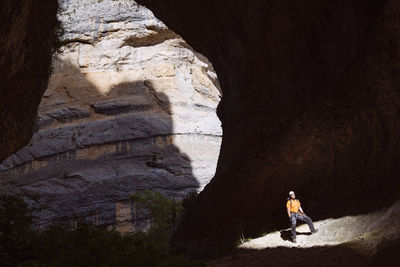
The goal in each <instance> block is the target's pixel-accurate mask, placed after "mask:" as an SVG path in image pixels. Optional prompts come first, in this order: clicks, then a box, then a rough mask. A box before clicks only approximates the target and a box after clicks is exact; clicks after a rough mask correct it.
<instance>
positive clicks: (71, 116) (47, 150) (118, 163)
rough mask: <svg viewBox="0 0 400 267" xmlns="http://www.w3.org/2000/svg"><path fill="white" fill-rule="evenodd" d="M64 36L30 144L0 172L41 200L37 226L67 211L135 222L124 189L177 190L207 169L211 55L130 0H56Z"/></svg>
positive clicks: (173, 193)
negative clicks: (45, 207)
mask: <svg viewBox="0 0 400 267" xmlns="http://www.w3.org/2000/svg"><path fill="white" fill-rule="evenodd" d="M60 5H61V11H60V13H59V15H58V16H59V19H60V20H61V22H62V25H63V30H64V31H65V32H64V34H63V36H62V37H61V38H62V43H63V46H62V47H61V48H60V49H59V51H58V52H57V53H56V54H55V55H54V59H53V74H52V76H51V78H50V81H49V85H48V89H47V90H46V92H45V94H44V96H43V98H42V101H41V104H40V106H39V115H38V119H37V132H36V133H35V135H34V136H33V138H32V140H31V142H30V144H29V145H28V146H26V147H24V148H23V149H21V150H20V151H19V152H18V153H16V154H15V155H13V156H11V157H10V158H8V159H7V160H5V161H4V162H3V164H2V165H1V173H0V176H1V178H2V180H12V181H13V183H14V185H13V188H10V190H12V191H14V192H22V193H23V194H24V195H25V196H26V197H27V199H30V198H31V197H32V196H35V195H40V197H41V198H40V203H41V204H42V205H45V206H47V207H48V209H46V210H45V211H44V212H42V213H41V214H37V215H39V221H38V224H39V225H46V224H48V223H50V222H52V221H54V220H56V221H57V220H58V219H62V220H63V221H68V219H71V218H72V217H74V216H80V217H84V218H87V219H88V220H92V221H93V222H94V223H114V222H115V221H116V222H117V225H118V229H119V230H120V231H121V232H129V231H134V230H137V229H134V228H143V227H146V225H145V223H146V221H145V220H143V221H141V222H142V225H140V223H139V224H137V223H135V225H133V224H132V223H131V222H132V216H133V215H132V206H131V205H129V203H128V199H129V197H130V194H132V193H134V192H136V191H141V190H157V191H160V192H162V193H164V194H166V195H167V196H169V197H172V198H175V199H180V198H183V197H184V196H185V195H187V194H188V193H190V192H200V191H201V190H202V189H203V188H204V186H205V185H206V184H207V183H208V182H209V181H210V179H211V178H212V177H213V176H214V173H215V169H216V164H217V160H218V156H219V149H220V144H221V139H222V128H221V123H220V121H219V119H218V117H217V115H216V108H217V105H218V103H219V101H220V97H221V91H220V87H219V84H218V79H217V75H216V73H215V71H214V69H213V67H212V64H211V63H210V62H209V61H208V60H207V58H205V57H204V56H202V55H201V54H199V53H197V52H196V51H194V50H193V49H192V48H191V47H190V46H189V45H188V44H187V43H186V42H185V41H184V40H183V39H182V38H181V37H180V36H178V35H177V34H175V33H174V32H173V31H172V30H170V29H168V28H167V27H166V26H165V25H164V24H163V23H162V22H161V21H160V20H158V19H157V18H155V17H154V15H153V14H152V12H151V11H150V10H148V9H146V8H145V7H142V6H139V5H137V4H136V3H135V2H133V1H126V2H122V1H117V2H115V1H88V2H87V3H86V2H85V3H83V2H82V1H78V0H71V1H60Z"/></svg>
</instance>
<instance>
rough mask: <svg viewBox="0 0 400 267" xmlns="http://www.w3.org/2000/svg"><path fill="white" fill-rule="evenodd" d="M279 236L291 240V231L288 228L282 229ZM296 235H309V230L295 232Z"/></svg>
mask: <svg viewBox="0 0 400 267" xmlns="http://www.w3.org/2000/svg"><path fill="white" fill-rule="evenodd" d="M280 233H281V238H282V239H283V240H285V241H290V240H292V233H291V231H290V230H282V231H281V232H280ZM296 235H311V233H310V232H297V231H296Z"/></svg>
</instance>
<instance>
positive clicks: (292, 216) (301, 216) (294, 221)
mask: <svg viewBox="0 0 400 267" xmlns="http://www.w3.org/2000/svg"><path fill="white" fill-rule="evenodd" d="M297 220H302V221H303V222H306V223H307V224H308V227H310V231H311V232H314V231H315V229H314V225H313V222H312V220H311V218H310V217H308V216H307V215H305V214H301V213H300V212H291V213H290V222H291V223H292V237H293V238H296V224H297Z"/></svg>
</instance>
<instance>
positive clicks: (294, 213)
mask: <svg viewBox="0 0 400 267" xmlns="http://www.w3.org/2000/svg"><path fill="white" fill-rule="evenodd" d="M286 209H287V213H288V216H289V219H290V222H291V223H292V241H293V243H296V223H297V220H302V221H304V222H306V223H307V224H308V227H310V231H311V233H316V232H317V231H318V230H316V229H315V228H314V225H313V222H312V220H311V218H310V217H308V216H307V215H305V214H304V211H303V209H302V208H301V205H300V201H299V200H298V199H296V195H295V194H294V192H293V191H290V192H289V200H288V201H287V203H286Z"/></svg>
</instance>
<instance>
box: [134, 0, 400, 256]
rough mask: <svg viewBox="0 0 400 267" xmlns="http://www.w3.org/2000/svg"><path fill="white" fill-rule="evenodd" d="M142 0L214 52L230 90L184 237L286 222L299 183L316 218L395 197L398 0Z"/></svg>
mask: <svg viewBox="0 0 400 267" xmlns="http://www.w3.org/2000/svg"><path fill="white" fill-rule="evenodd" d="M138 2H140V3H142V4H144V5H146V6H147V7H149V8H150V9H151V10H152V11H153V12H154V13H155V15H156V16H157V17H159V18H160V19H162V20H163V21H164V22H165V23H166V24H167V25H168V26H169V27H171V28H173V29H174V30H175V31H176V32H177V33H179V34H181V36H182V37H183V38H185V40H186V41H187V42H188V43H189V44H191V45H192V47H194V48H195V49H196V50H197V51H200V52H201V53H203V54H204V55H206V56H207V57H208V58H209V59H210V61H211V62H213V65H214V67H215V69H216V71H217V73H218V77H219V78H220V82H221V86H222V89H223V93H224V97H223V99H222V101H221V104H220V105H219V107H218V115H219V117H220V118H221V120H222V124H223V128H224V141H223V144H222V147H221V157H220V160H219V163H218V168H217V172H216V175H215V178H214V179H213V180H212V181H211V183H210V184H209V185H207V187H206V188H205V190H203V191H202V193H201V194H200V195H199V198H198V200H197V203H196V204H195V205H194V206H193V208H192V209H191V212H188V213H187V214H186V215H187V217H186V218H185V220H184V222H183V223H182V227H181V229H180V230H181V231H180V232H179V234H180V236H179V237H177V240H182V241H184V243H185V242H186V243H185V248H187V247H188V240H192V241H193V243H192V245H193V247H196V246H199V245H200V247H202V246H203V245H204V244H206V245H205V246H204V247H207V248H208V249H209V250H213V249H210V248H211V247H212V244H216V243H220V244H221V243H224V244H226V243H227V241H233V240H235V239H238V238H239V234H240V232H241V231H243V232H244V233H245V234H246V233H247V234H248V236H252V235H253V234H256V233H257V232H262V231H266V230H267V229H272V228H273V227H279V225H281V224H284V223H286V217H285V210H284V206H283V204H282V203H283V202H284V198H285V196H286V195H287V192H288V191H289V190H294V191H296V192H297V194H298V195H300V197H301V199H302V200H303V202H302V203H303V205H304V207H305V208H306V210H311V211H312V212H313V214H315V217H316V218H329V217H332V216H334V217H340V216H343V215H348V214H355V213H363V212H367V211H371V210H374V209H376V208H377V207H379V206H382V205H389V204H391V203H392V202H393V201H394V199H395V198H396V195H397V194H398V188H399V187H398V184H399V182H398V181H399V175H400V170H399V168H398V160H399V158H400V146H399V144H400V135H399V125H400V114H399V110H400V109H399V107H400V98H399V86H398V84H399V80H400V78H399V77H400V76H399V74H398V64H399V55H400V46H399V44H400V39H399V34H398V32H399V31H398V30H399V28H400V21H399V14H400V9H399V4H398V2H397V1H390V0H389V1H367V2H365V1H359V0H354V1H329V2H327V1H325V2H320V1H314V0H310V1H302V2H293V1H290V0H288V1H286V0H284V1H282V0H276V1H251V3H250V1H241V0H233V1H211V0H205V1H196V0H194V1H184V0H167V1H157V0H139V1H138ZM326 199H329V200H334V201H333V202H334V204H333V206H330V207H329V208H326V201H324V200H326Z"/></svg>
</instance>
